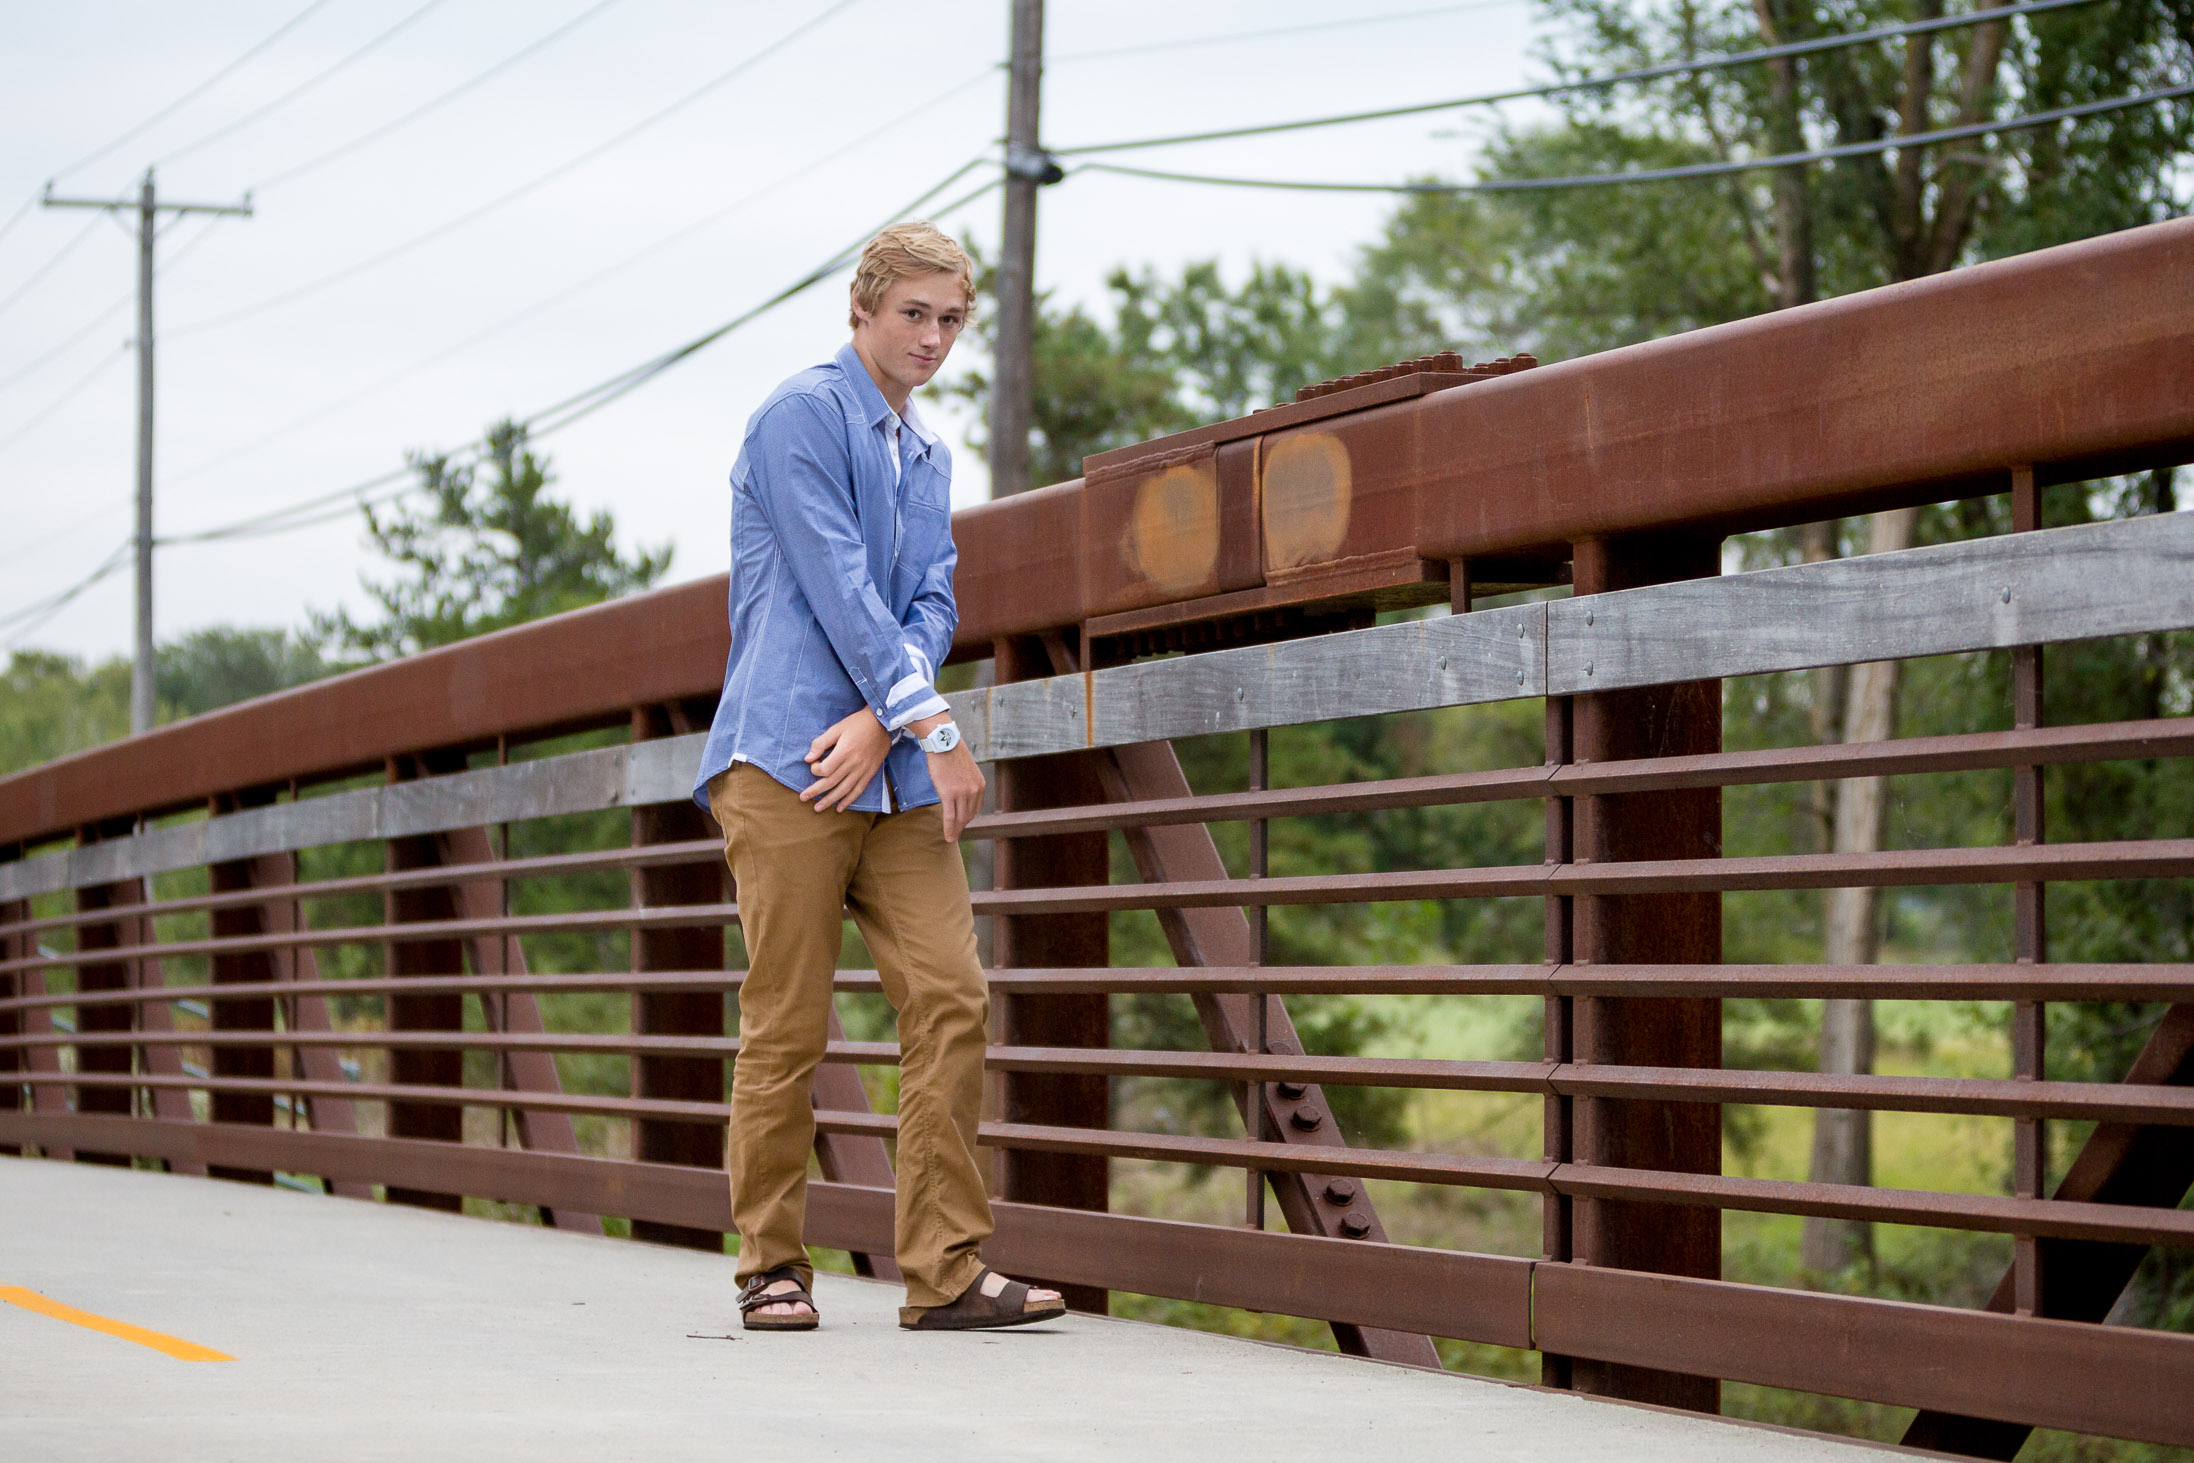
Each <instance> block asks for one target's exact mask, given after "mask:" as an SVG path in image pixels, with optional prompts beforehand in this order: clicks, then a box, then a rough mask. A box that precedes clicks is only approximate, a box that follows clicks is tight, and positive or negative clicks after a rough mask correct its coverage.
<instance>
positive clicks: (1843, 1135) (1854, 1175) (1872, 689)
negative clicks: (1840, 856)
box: [1802, 508, 1919, 1275]
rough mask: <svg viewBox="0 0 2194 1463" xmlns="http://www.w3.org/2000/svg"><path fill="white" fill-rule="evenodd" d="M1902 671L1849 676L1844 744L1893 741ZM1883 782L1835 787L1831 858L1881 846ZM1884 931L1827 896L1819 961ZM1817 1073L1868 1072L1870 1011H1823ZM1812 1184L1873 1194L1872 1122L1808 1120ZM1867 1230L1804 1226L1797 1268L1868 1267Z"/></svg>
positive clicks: (1872, 667)
mask: <svg viewBox="0 0 2194 1463" xmlns="http://www.w3.org/2000/svg"><path fill="white" fill-rule="evenodd" d="M1918 519H1919V510H1918V509H1915V508H1899V509H1895V510H1893V511H1891V512H1888V513H1877V514H1875V515H1874V517H1873V518H1872V520H1870V522H1869V524H1868V531H1867V552H1869V553H1875V554H1879V553H1886V552H1889V551H1891V550H1894V549H1905V548H1910V547H1911V546H1912V533H1913V528H1914V525H1915V524H1916V523H1917V521H1918ZM1899 669H1900V667H1899V664H1898V662H1896V661H1893V660H1886V661H1875V662H1872V663H1870V664H1867V665H1860V666H1853V667H1852V668H1851V673H1850V680H1849V682H1848V690H1847V692H1846V696H1845V703H1844V718H1843V739H1844V740H1845V741H1846V742H1879V741H1883V740H1885V739H1887V738H1888V737H1890V736H1891V735H1893V734H1894V733H1895V731H1896V725H1897V682H1898V671H1899ZM1885 794H1886V785H1885V779H1883V778H1879V777H1851V778H1846V779H1844V780H1843V781H1841V782H1839V783H1837V784H1836V799H1835V801H1836V809H1835V829H1834V835H1833V844H1832V846H1833V848H1834V850H1835V852H1837V853H1873V852H1877V851H1878V850H1880V848H1881V846H1882V812H1883V807H1884V803H1885V801H1886V796H1885ZM1880 945H1881V921H1880V918H1879V912H1878V899H1877V891H1875V890H1873V889H1831V890H1829V891H1828V892H1827V893H1826V895H1825V896H1823V899H1822V906H1821V946H1822V949H1821V958H1822V960H1823V962H1824V963H1826V964H1829V965H1871V964H1873V963H1874V959H1875V956H1876V955H1877V954H1878V953H1879V951H1880ZM1820 1070H1821V1071H1823V1072H1835V1073H1842V1074H1854V1073H1861V1072H1871V1071H1873V1070H1874V1003H1873V1002H1872V1001H1824V1002H1823V1003H1822V1007H1821V1048H1820ZM1812 1178H1813V1181H1814V1182H1815V1183H1825V1184H1870V1183H1872V1182H1873V1181H1874V1154H1873V1124H1872V1122H1871V1115H1870V1114H1868V1113H1865V1112H1861V1111H1854V1110H1851V1109H1846V1108H1822V1109H1820V1110H1819V1111H1818V1112H1817V1113H1816V1114H1815V1115H1814V1119H1813V1168H1812ZM1873 1255H1874V1239H1873V1230H1872V1227H1871V1226H1869V1225H1865V1224H1859V1223H1855V1222H1853V1221H1851V1220H1846V1219H1808V1220H1806V1222H1805V1237H1804V1243H1803V1249H1802V1259H1803V1262H1804V1264H1805V1267H1806V1269H1808V1270H1811V1271H1813V1272H1814V1273H1816V1274H1824V1275H1825V1274H1831V1273H1834V1272H1835V1271H1838V1270H1841V1269H1843V1268H1844V1267H1845V1266H1846V1265H1849V1264H1851V1263H1852V1262H1853V1261H1855V1260H1867V1261H1869V1262H1871V1261H1872V1259H1873Z"/></svg>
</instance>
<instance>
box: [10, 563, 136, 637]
mask: <svg viewBox="0 0 2194 1463" xmlns="http://www.w3.org/2000/svg"><path fill="white" fill-rule="evenodd" d="M136 547H137V545H136V543H135V542H134V541H133V540H130V539H124V540H123V541H122V542H121V544H120V546H119V547H117V548H116V549H115V551H114V552H113V553H111V554H109V555H107V558H106V561H105V562H104V563H102V564H101V565H100V566H99V567H98V568H96V569H94V570H92V571H91V573H89V574H87V575H85V576H84V577H83V578H82V579H79V580H77V581H76V582H75V583H74V584H72V585H70V586H69V587H68V588H67V589H64V590H62V591H60V592H59V593H58V594H50V595H48V596H46V597H45V598H44V599H42V600H39V601H38V602H37V603H36V604H32V605H26V606H24V607H23V608H22V609H19V610H14V611H11V612H10V613H8V614H5V615H0V629H6V628H8V627H10V626H20V627H21V628H19V629H17V630H16V632H15V634H14V635H12V636H10V637H9V639H8V648H9V649H10V650H13V649H14V648H15V647H16V646H18V645H21V644H22V643H23V641H24V639H25V637H27V636H28V635H29V634H30V633H31V631H33V630H35V629H37V628H38V627H39V626H40V625H43V624H44V623H46V621H48V620H50V619H52V618H53V617H54V616H55V615H57V614H59V613H60V612H61V610H62V609H63V607H65V606H66V605H67V604H68V603H69V602H70V601H71V600H73V599H75V598H76V597H77V596H78V595H80V594H82V593H83V592H84V591H85V590H87V589H90V588H91V587H92V586H93V585H95V584H97V583H99V581H101V580H102V579H110V578H112V577H113V576H114V575H115V574H117V573H119V572H120V571H121V570H122V569H124V568H126V567H127V566H128V564H129V561H130V555H131V553H132V552H134V551H135V549H136ZM26 620H27V621H30V622H31V623H29V624H25V623H24V622H25V621H26Z"/></svg>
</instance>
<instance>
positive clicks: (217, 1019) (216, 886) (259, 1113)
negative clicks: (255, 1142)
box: [209, 790, 296, 1184]
mask: <svg viewBox="0 0 2194 1463" xmlns="http://www.w3.org/2000/svg"><path fill="white" fill-rule="evenodd" d="M273 801H274V795H273V793H272V792H271V791H267V790H262V791H259V792H256V793H253V794H247V795H244V796H241V797H221V798H216V799H215V800H214V803H213V806H212V808H211V809H210V810H209V811H211V812H212V813H213V814H214V815H216V816H219V815H220V814H223V813H233V812H236V811H238V810H239V809H242V808H248V807H264V806H266V805H267V804H269V803H272V802H273ZM262 866H264V867H262ZM289 867H290V861H289V858H288V857H287V856H284V855H278V854H277V855H261V856H260V857H257V858H247V859H236V860H233V861H230V862H225V863H217V864H215V865H213V867H212V869H211V870H210V871H209V874H210V879H211V882H212V887H213V892H214V893H216V894H228V893H233V892H235V891H238V890H244V889H258V888H262V887H266V886H269V885H279V884H281V883H285V882H289V880H288V878H287V877H286V876H287V875H288V872H289ZM274 902H275V901H269V903H268V904H235V905H230V906H229V907H228V908H226V909H216V910H215V911H213V919H212V927H213V934H214V937H215V938H216V939H230V938H235V937H238V936H250V935H266V934H270V933H273V932H275V931H276V929H277V928H278V926H279V925H280V924H281V922H282V921H281V919H280V917H279V915H275V914H274V912H273V909H272V908H270V905H272V904H274ZM270 916H272V917H270ZM279 964H280V957H279V956H278V954H277V953H276V952H275V951H273V950H267V949H261V950H231V951H224V952H222V953H219V954H216V955H215V956H214V957H213V984H214V985H216V986H223V985H265V984H271V983H272V982H274V981H276V980H279V979H280V978H281V974H280V970H279V968H278V967H279ZM210 1007H211V1010H212V1022H211V1025H212V1027H213V1029H214V1030H215V1031H229V1032H234V1031H253V1032H259V1031H263V1032H266V1033H267V1035H268V1044H267V1045H265V1046H256V1045H255V1046H225V1045H222V1046H215V1047H214V1048H213V1062H212V1071H213V1075H214V1077H215V1078H216V1079H219V1078H229V1077H236V1078H247V1079H254V1080H260V1081H266V1080H271V1079H272V1078H273V1076H274V1045H273V1033H274V1000H273V998H272V997H271V996H215V997H214V998H213V1000H212V1001H211V1002H210ZM291 1100H292V1101H293V1102H294V1101H295V1100H296V1099H295V1098H294V1097H293V1098H292V1099H291ZM212 1112H213V1120H214V1121H215V1122H217V1123H250V1124H253V1125H256V1126H260V1127H270V1126H272V1125H273V1123H274V1095H273V1093H272V1092H271V1091H270V1092H216V1093H214V1094H213V1104H212ZM292 1113H293V1115H294V1113H295V1109H294V1108H293V1109H292ZM212 1172H213V1176H214V1177H215V1178H224V1179H240V1180H243V1181H244V1182H247V1183H257V1184H271V1183H273V1182H274V1175H273V1173H271V1172H270V1171H268V1170H266V1169H242V1168H223V1167H216V1168H214V1169H213V1171H212Z"/></svg>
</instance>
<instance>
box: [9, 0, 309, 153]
mask: <svg viewBox="0 0 2194 1463" xmlns="http://www.w3.org/2000/svg"><path fill="white" fill-rule="evenodd" d="M328 3H329V0H312V3H311V4H310V5H307V6H306V7H305V8H304V9H303V10H300V11H298V12H297V13H296V14H295V15H293V16H291V17H290V18H289V19H288V20H287V21H285V22H283V23H282V24H281V25H279V26H277V27H276V28H275V30H274V33H273V34H271V35H269V36H268V37H267V38H266V39H264V40H262V41H260V42H259V43H258V44H257V45H255V46H253V47H252V48H251V49H250V50H248V51H246V52H244V54H243V55H241V56H238V57H237V58H236V59H235V60H234V61H231V62H229V64H228V65H226V66H224V67H222V68H221V69H220V70H219V71H216V72H214V73H213V75H211V76H209V77H207V78H206V79H205V80H204V81H201V82H199V83H198V84H197V85H196V86H194V87H192V88H191V89H190V90H189V91H187V92H184V93H183V94H182V95H181V96H179V97H177V98H176V99H175V100H174V101H172V102H169V103H168V104H167V105H166V106H164V107H162V108H161V109H160V110H159V111H157V112H154V113H153V114H152V115H151V116H149V117H147V118H146V119H145V120H144V121H142V122H139V123H138V124H137V125H136V126H134V127H132V128H130V129H129V131H127V132H125V133H123V134H122V135H121V136H120V137H117V138H115V139H114V140H113V141H112V142H109V143H107V144H106V145H104V146H103V147H100V148H98V149H96V150H95V151H92V152H90V153H87V154H85V155H84V156H83V157H80V158H78V159H77V160H76V161H75V162H73V163H70V164H69V165H68V166H67V167H65V168H63V169H62V170H61V171H60V172H58V173H55V174H54V175H53V176H54V180H55V181H56V182H58V181H60V180H61V179H63V178H65V177H67V176H68V175H69V174H71V173H73V172H76V171H77V170H78V169H80V168H85V167H89V166H90V165H91V164H93V163H95V162H97V161H99V159H101V158H103V157H105V156H106V155H107V154H108V153H110V152H112V151H114V150H115V149H116V148H118V147H120V146H121V145H122V144H123V143H125V142H128V141H129V140H130V139H131V138H133V137H137V136H140V135H142V134H143V133H144V132H145V131H146V130H147V129H148V128H150V127H152V126H153V125H154V124H155V123H158V122H161V121H164V120H166V119H167V118H168V117H170V116H173V115H174V114H175V113H176V112H177V111H178V110H180V109H181V108H182V107H184V106H186V105H188V104H189V103H191V102H194V101H196V100H197V99H198V98H199V97H202V96H204V95H205V94H206V93H207V92H209V91H211V90H212V89H213V88H214V87H215V86H217V85H219V84H220V83H221V82H222V81H224V80H226V79H227V78H228V77H229V76H230V75H231V74H233V73H234V72H235V71H236V70H237V68H239V67H241V66H242V65H243V64H244V63H245V62H247V61H249V60H251V59H252V57H254V56H256V55H258V54H259V53H260V52H261V51H264V50H265V49H266V48H267V47H269V46H271V45H273V44H274V43H275V42H276V41H278V40H280V39H282V37H284V36H286V35H288V34H289V33H290V32H291V31H293V30H295V29H296V28H297V27H298V26H300V25H302V24H304V23H305V21H306V20H307V19H308V18H309V17H310V16H312V15H313V14H314V13H315V12H317V11H319V10H321V9H324V8H325V7H326V6H327V4H328Z"/></svg>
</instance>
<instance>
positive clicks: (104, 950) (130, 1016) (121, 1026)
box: [56, 832, 148, 1165]
mask: <svg viewBox="0 0 2194 1463" xmlns="http://www.w3.org/2000/svg"><path fill="white" fill-rule="evenodd" d="M86 836H87V837H90V836H95V835H92V834H89V833H88V832H87V835H86ZM143 902H144V888H143V885H142V883H141V881H139V880H135V879H132V880H128V881H126V882H124V883H120V884H95V885H92V886H90V887H89V888H84V889H78V890H77V891H76V908H77V912H78V913H79V914H83V913H92V914H95V915H96V914H97V913H99V912H101V911H104V910H107V909H109V908H112V907H114V906H116V905H134V904H141V903H143ZM145 933H146V932H145V931H143V930H142V929H140V928H139V927H138V922H137V921H135V920H133V919H130V918H128V917H126V916H125V917H122V918H119V919H103V920H94V921H93V922H91V923H87V924H84V925H81V926H79V927H78V929H77V931H76V952H77V953H76V957H75V958H74V959H72V960H70V961H69V962H68V963H70V964H72V965H74V966H75V967H76V988H77V989H78V990H80V991H109V990H115V991H118V990H127V989H129V988H130V987H132V986H134V985H136V984H137V978H136V971H135V969H134V967H133V964H132V961H131V957H129V956H126V955H121V954H118V953H115V952H119V951H122V950H133V951H137V952H140V953H145V952H147V948H148V947H147V945H146V943H145V939H144V936H145ZM56 963H58V962H56ZM135 1026H136V1021H135V1019H134V1011H133V1010H132V1009H131V1008H129V1007H124V1006H92V1007H87V1008H86V1009H84V1010H82V1011H79V1012H78V1013H77V1017H76V1029H77V1031H78V1032H80V1033H86V1034H90V1033H96V1032H127V1031H130V1030H132V1029H133V1028H134V1027H135ZM131 1065H132V1056H131V1052H130V1048H129V1047H128V1046H127V1045H119V1046H102V1047H86V1048H84V1049H82V1050H80V1051H78V1052H77V1055H76V1071H77V1074H78V1075H80V1076H90V1075H99V1076H111V1075H114V1074H121V1075H123V1076H127V1075H128V1073H129V1071H130V1067H131ZM75 1094H76V1095H75V1100H74V1106H75V1108H76V1110H77V1111H78V1112H86V1113H122V1114H127V1113H129V1112H130V1111H131V1108H132V1106H133V1104H134V1102H135V1100H136V1094H135V1093H134V1092H133V1091H132V1090H131V1089H130V1088H129V1087H128V1086H127V1085H120V1086H108V1085H104V1084H101V1085H98V1086H78V1087H77V1088H76V1089H75ZM76 1159H77V1161H78V1162H79V1163H108V1164H123V1165H126V1164H127V1163H128V1162H129V1159H128V1157H127V1155H124V1154H117V1153H86V1152H78V1153H77V1155H76Z"/></svg>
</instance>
